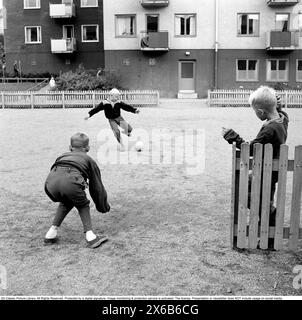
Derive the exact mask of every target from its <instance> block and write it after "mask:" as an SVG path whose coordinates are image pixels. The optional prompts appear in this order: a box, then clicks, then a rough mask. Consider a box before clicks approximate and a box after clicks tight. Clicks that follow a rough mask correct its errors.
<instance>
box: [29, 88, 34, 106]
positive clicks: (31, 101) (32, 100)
mask: <svg viewBox="0 0 302 320" xmlns="http://www.w3.org/2000/svg"><path fill="white" fill-rule="evenodd" d="M30 105H31V108H32V109H33V108H34V94H33V93H32V92H31V93H30Z"/></svg>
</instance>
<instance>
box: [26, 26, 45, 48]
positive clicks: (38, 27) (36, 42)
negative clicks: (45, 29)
mask: <svg viewBox="0 0 302 320" xmlns="http://www.w3.org/2000/svg"><path fill="white" fill-rule="evenodd" d="M29 28H37V30H39V32H37V34H38V38H39V35H40V41H27V40H28V39H27V32H26V30H27V29H29ZM24 40H25V41H24V43H25V44H41V43H42V26H24Z"/></svg>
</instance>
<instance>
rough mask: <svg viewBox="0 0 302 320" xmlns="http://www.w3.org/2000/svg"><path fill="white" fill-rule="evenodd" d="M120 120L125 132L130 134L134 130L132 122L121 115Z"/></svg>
mask: <svg viewBox="0 0 302 320" xmlns="http://www.w3.org/2000/svg"><path fill="white" fill-rule="evenodd" d="M118 122H119V125H120V127H121V128H122V129H123V133H124V134H126V135H127V136H130V135H131V132H132V130H133V129H132V127H131V126H130V124H129V123H128V122H127V121H125V120H124V118H123V117H119V118H118Z"/></svg>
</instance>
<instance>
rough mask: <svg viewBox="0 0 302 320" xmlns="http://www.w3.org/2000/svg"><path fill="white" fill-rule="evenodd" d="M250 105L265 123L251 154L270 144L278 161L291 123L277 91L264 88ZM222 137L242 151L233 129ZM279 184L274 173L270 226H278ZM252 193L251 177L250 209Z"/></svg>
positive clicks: (254, 93) (251, 148) (224, 130)
mask: <svg viewBox="0 0 302 320" xmlns="http://www.w3.org/2000/svg"><path fill="white" fill-rule="evenodd" d="M249 104H250V105H251V107H252V108H253V109H254V111H255V113H256V116H257V117H258V118H259V119H260V120H261V121H265V123H264V125H263V126H262V128H261V129H260V131H259V133H258V135H257V136H256V138H255V139H254V140H252V141H251V142H250V154H251V155H252V152H253V145H254V144H255V143H261V144H268V143H270V144H272V147H273V158H274V159H278V158H279V156H280V146H281V144H284V143H285V142H286V139H287V129H288V122H289V119H288V115H287V113H286V112H284V111H282V110H281V101H280V98H279V97H277V96H276V92H275V90H273V89H272V88H269V87H265V86H263V87H260V88H258V89H257V90H256V91H254V92H253V93H252V94H251V96H250V98H249ZM222 135H223V137H224V139H225V140H226V141H227V142H228V143H230V144H233V142H235V143H236V147H237V148H238V149H240V148H241V144H242V143H243V142H245V141H244V140H243V139H242V138H241V137H240V136H239V134H238V133H236V132H235V131H234V130H233V129H226V128H223V129H222ZM277 182H278V172H277V171H273V172H272V185H271V209H270V217H269V225H270V226H275V224H276V208H275V207H274V206H273V202H274V194H275V191H276V183H277ZM236 188H238V186H236ZM250 193H251V175H250V177H249V199H248V207H250ZM269 240H271V239H269ZM269 248H270V249H272V248H273V241H269Z"/></svg>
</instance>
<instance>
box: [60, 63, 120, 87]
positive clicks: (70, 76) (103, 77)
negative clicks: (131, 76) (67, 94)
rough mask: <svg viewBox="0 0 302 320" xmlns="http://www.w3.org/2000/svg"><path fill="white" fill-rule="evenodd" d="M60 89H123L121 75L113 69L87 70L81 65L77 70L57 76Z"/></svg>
mask: <svg viewBox="0 0 302 320" xmlns="http://www.w3.org/2000/svg"><path fill="white" fill-rule="evenodd" d="M56 84H57V87H56V89H57V90H59V91H65V90H67V91H86V90H110V89H112V88H118V89H122V88H121V86H120V75H119V74H118V73H117V72H116V71H112V70H108V71H107V70H104V69H99V70H86V69H85V68H84V67H83V66H82V65H80V66H79V67H78V68H77V69H76V70H75V71H67V72H64V73H62V74H61V75H60V76H59V77H57V78H56Z"/></svg>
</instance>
